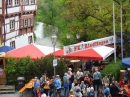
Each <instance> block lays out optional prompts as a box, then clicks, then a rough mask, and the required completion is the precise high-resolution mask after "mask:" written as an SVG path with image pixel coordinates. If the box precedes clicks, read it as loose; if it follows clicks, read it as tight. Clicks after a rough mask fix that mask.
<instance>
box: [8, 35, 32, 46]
mask: <svg viewBox="0 0 130 97" xmlns="http://www.w3.org/2000/svg"><path fill="white" fill-rule="evenodd" d="M29 36H33V33H28V34H25V35H21V36H19V37H17V38H12V39H10V40H8V41H6V42H5V45H8V46H10V42H11V41H15V45H16V46H15V48H20V47H22V46H25V45H27V44H29V43H28V37H29ZM32 39H33V38H32Z"/></svg>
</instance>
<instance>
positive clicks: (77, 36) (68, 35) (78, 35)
mask: <svg viewBox="0 0 130 97" xmlns="http://www.w3.org/2000/svg"><path fill="white" fill-rule="evenodd" d="M66 38H67V39H70V34H66ZM76 38H77V39H79V38H80V34H78V33H77V34H76Z"/></svg>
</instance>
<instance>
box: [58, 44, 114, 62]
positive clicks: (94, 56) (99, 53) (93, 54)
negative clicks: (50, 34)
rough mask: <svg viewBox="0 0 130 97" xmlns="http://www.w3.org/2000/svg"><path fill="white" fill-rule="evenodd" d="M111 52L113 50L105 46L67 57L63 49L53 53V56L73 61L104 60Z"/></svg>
mask: <svg viewBox="0 0 130 97" xmlns="http://www.w3.org/2000/svg"><path fill="white" fill-rule="evenodd" d="M113 52H114V48H111V47H107V46H99V47H95V48H91V49H88V50H84V51H79V52H75V53H71V54H67V55H64V51H63V49H61V50H58V51H56V52H55V56H56V57H64V58H73V59H90V60H105V59H106V58H107V57H108V56H110V55H111V54H112V53H113Z"/></svg>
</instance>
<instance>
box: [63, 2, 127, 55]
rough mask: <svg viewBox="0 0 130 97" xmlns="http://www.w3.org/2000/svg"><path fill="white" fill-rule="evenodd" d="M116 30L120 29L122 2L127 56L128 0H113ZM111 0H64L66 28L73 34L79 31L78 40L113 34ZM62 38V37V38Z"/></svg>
mask: <svg viewBox="0 0 130 97" xmlns="http://www.w3.org/2000/svg"><path fill="white" fill-rule="evenodd" d="M114 1H115V16H116V31H117V32H119V31H120V2H122V4H123V32H124V36H123V37H124V46H125V54H126V55H127V56H128V34H129V33H130V27H129V26H130V25H129V22H130V21H129V16H130V12H129V11H130V10H129V7H130V6H129V3H130V2H129V0H122V1H120V0H114ZM112 4H113V0H105V1H104V0H97V1H95V0H66V2H65V5H66V9H65V11H64V12H63V16H64V17H65V19H66V20H67V21H68V25H67V29H68V31H69V33H71V34H72V35H73V36H75V34H76V33H80V35H81V38H80V40H79V41H81V40H82V41H88V40H92V39H97V38H101V37H106V36H108V35H113V11H112ZM63 40H64V39H63Z"/></svg>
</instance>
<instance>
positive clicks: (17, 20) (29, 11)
mask: <svg viewBox="0 0 130 97" xmlns="http://www.w3.org/2000/svg"><path fill="white" fill-rule="evenodd" d="M16 1H18V2H17V4H16ZM26 1H28V3H27V4H26V3H25V2H26ZM26 1H25V0H0V18H3V19H4V20H1V19H0V24H1V25H2V26H1V31H0V33H1V35H0V37H1V41H3V44H4V45H7V46H11V42H12V41H13V42H14V43H15V45H13V46H15V48H19V47H22V46H25V45H28V44H29V43H30V42H29V41H30V40H29V37H31V38H32V43H33V42H34V40H33V32H34V30H33V29H34V16H35V15H36V11H37V0H26ZM10 2H11V3H10ZM6 4H7V5H6ZM11 21H13V22H14V23H13V24H14V25H13V29H12V28H11ZM22 23H23V24H22ZM25 24H26V25H25ZM1 41H0V42H1Z"/></svg>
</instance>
